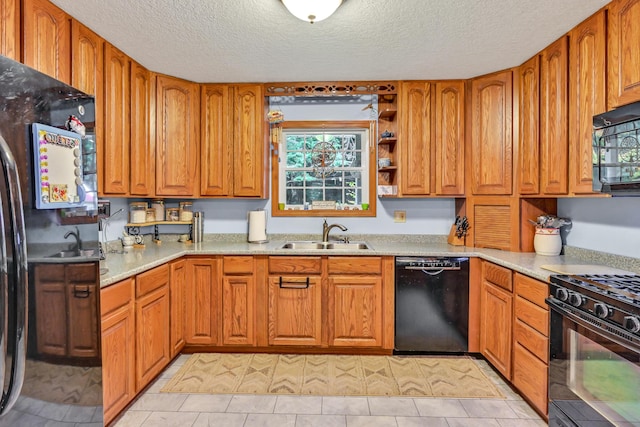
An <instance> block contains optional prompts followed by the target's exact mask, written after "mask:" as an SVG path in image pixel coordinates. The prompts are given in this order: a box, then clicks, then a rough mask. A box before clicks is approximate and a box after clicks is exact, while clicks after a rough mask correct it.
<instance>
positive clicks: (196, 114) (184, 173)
mask: <svg viewBox="0 0 640 427" xmlns="http://www.w3.org/2000/svg"><path fill="white" fill-rule="evenodd" d="M199 119H200V92H199V88H198V85H197V84H195V83H191V82H188V81H186V80H182V79H177V78H174V77H169V76H158V77H157V80H156V195H157V196H188V197H196V196H198V195H199V185H198V164H199V162H198V158H199V155H200V152H199V143H198V138H199V135H200V129H199Z"/></svg>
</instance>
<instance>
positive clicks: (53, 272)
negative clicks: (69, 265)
mask: <svg viewBox="0 0 640 427" xmlns="http://www.w3.org/2000/svg"><path fill="white" fill-rule="evenodd" d="M36 268H37V269H38V273H39V274H40V275H41V276H42V277H46V278H47V281H49V282H53V281H59V282H64V264H44V263H43V264H38V265H37V267H36Z"/></svg>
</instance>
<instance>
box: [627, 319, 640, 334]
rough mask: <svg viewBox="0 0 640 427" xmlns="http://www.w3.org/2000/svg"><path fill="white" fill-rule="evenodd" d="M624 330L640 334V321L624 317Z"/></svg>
mask: <svg viewBox="0 0 640 427" xmlns="http://www.w3.org/2000/svg"><path fill="white" fill-rule="evenodd" d="M623 325H624V328H625V329H626V330H627V331H629V332H633V333H637V332H640V319H638V318H637V317H634V316H624V322H623Z"/></svg>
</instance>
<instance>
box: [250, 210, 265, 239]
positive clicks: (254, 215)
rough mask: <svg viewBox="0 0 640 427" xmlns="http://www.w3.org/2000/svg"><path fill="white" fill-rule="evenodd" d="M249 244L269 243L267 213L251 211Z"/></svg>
mask: <svg viewBox="0 0 640 427" xmlns="http://www.w3.org/2000/svg"><path fill="white" fill-rule="evenodd" d="M247 240H248V241H249V243H265V242H267V241H268V240H267V211H265V210H262V209H260V210H256V211H249V238H248V239H247Z"/></svg>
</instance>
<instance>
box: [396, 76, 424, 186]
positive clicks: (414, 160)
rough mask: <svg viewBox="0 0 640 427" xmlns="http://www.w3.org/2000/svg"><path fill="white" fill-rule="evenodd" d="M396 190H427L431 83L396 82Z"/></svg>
mask: <svg viewBox="0 0 640 427" xmlns="http://www.w3.org/2000/svg"><path fill="white" fill-rule="evenodd" d="M399 120H400V132H399V136H400V143H399V150H400V161H401V163H402V170H401V174H402V175H401V179H400V183H399V185H400V188H399V193H400V195H401V196H423V195H428V194H429V193H430V192H431V171H432V168H431V151H432V150H431V145H432V144H431V83H429V82H421V81H417V82H401V83H400V107H399Z"/></svg>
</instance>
